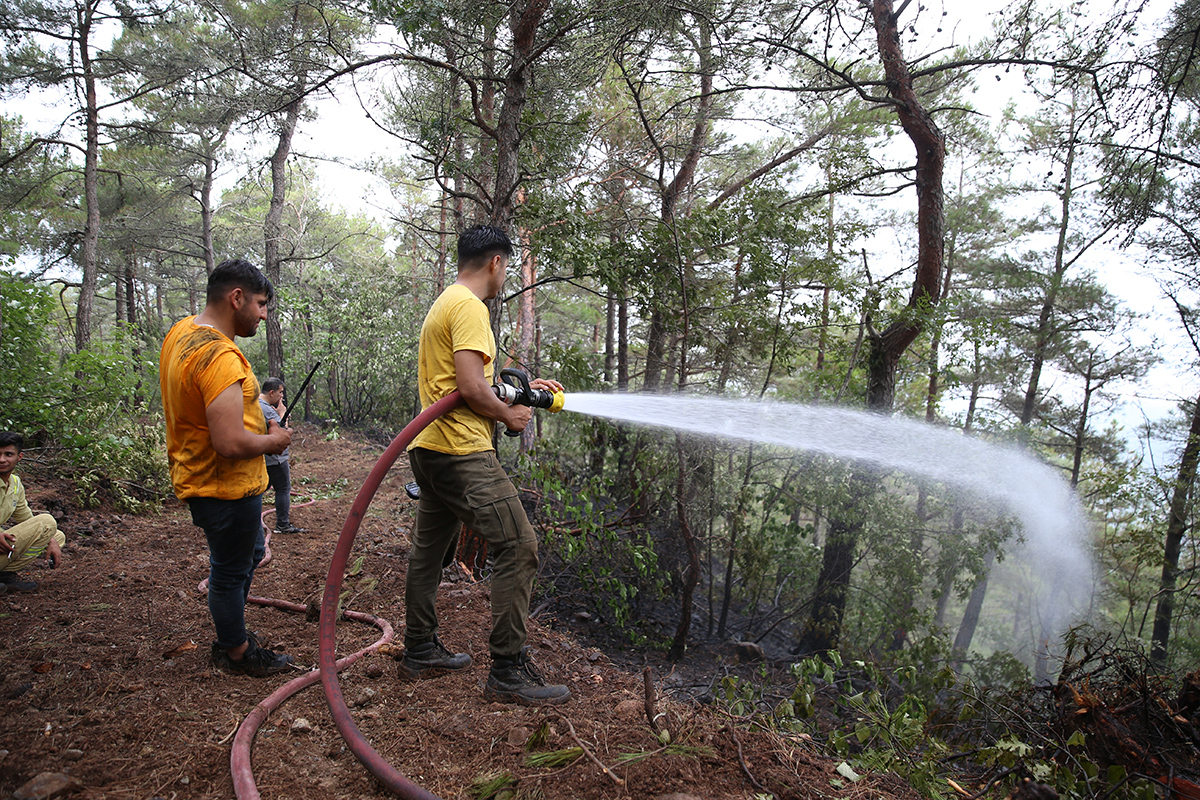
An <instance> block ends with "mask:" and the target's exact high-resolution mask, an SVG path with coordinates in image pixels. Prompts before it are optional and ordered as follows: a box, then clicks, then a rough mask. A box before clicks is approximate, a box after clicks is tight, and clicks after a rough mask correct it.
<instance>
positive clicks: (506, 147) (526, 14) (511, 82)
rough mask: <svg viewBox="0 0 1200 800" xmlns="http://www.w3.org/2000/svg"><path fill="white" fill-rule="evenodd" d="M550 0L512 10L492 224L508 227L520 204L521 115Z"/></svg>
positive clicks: (536, 0) (522, 4) (516, 5)
mask: <svg viewBox="0 0 1200 800" xmlns="http://www.w3.org/2000/svg"><path fill="white" fill-rule="evenodd" d="M549 8H550V0H524V2H517V3H513V4H512V6H511V8H510V11H509V27H510V30H511V32H512V44H513V59H512V63H511V64H510V66H509V70H508V74H507V75H505V76H504V107H503V108H501V110H500V117H499V119H498V120H497V121H496V137H495V141H496V189H495V192H494V194H493V196H492V224H493V225H498V226H500V227H502V228H506V227H508V226H509V225H510V224H511V223H512V220H513V216H514V214H515V210H516V206H517V189H518V186H519V184H520V171H519V166H520V152H521V127H520V123H521V114H522V112H523V111H524V109H525V102H526V100H527V98H528V93H529V88H528V83H529V70H530V66H531V65H532V63H533V58H534V50H535V43H536V39H537V32H538V28H539V26H540V25H541V24H542V18H543V17H544V16H545V14H546V11H547V10H549Z"/></svg>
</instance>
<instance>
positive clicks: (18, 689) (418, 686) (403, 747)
mask: <svg viewBox="0 0 1200 800" xmlns="http://www.w3.org/2000/svg"><path fill="white" fill-rule="evenodd" d="M291 452H292V456H291V457H292V476H293V477H292V481H293V487H294V489H295V490H296V491H299V492H305V493H307V496H297V497H296V498H295V499H294V500H293V503H294V504H296V505H294V508H293V512H292V521H293V522H294V523H295V524H297V525H299V526H302V527H304V528H306V529H307V531H306V532H305V533H301V534H292V535H286V536H285V535H280V534H276V535H274V536H273V537H272V539H271V541H270V548H271V559H270V561H269V563H266V564H264V565H263V566H262V567H261V568H260V569H259V571H258V573H257V575H256V577H255V582H254V587H253V595H255V596H259V597H266V598H274V599H279V600H285V601H289V602H290V603H295V604H308V605H311V606H312V607H313V610H314V612H315V611H316V610H317V608H316V607H318V606H319V604H320V600H321V596H322V594H323V591H324V584H325V577H326V572H327V570H328V565H329V560H330V557H331V555H332V553H333V548H334V545H335V543H336V541H337V538H338V535H339V534H340V532H341V530H342V526H343V524H344V523H345V521H346V518H347V515H348V513H349V509H350V506H351V504H352V502H353V501H354V498H355V495H356V493H357V492H358V490H359V488H360V487H361V485H362V483H363V480H364V479H365V478H366V476H367V474H368V472H369V471H370V470H371V468H372V467H373V466H374V465H375V463H376V461H377V460H378V458H379V455H380V453H381V452H382V448H381V447H379V446H378V445H375V444H371V443H369V442H367V441H365V440H363V439H360V438H356V437H353V436H348V437H345V438H341V439H336V440H333V441H328V440H326V439H325V438H324V436H323V435H322V433H321V432H320V431H318V430H317V429H315V428H311V427H301V428H299V429H298V431H297V436H296V438H295V439H294V441H293V446H292V451H291ZM26 462H27V463H26V464H23V465H22V468H21V472H22V474H23V476H24V480H25V483H26V487H27V492H28V494H29V498H30V503H31V505H32V506H34V508H35V509H39V508H40V509H50V510H52V511H53V512H54V513H55V514H56V515H57V516H60V517H61V520H60V527H61V529H62V530H63V531H64V532H65V533H66V535H67V540H68V546H67V549H66V558H65V563H64V565H63V566H62V567H61V568H60V569H57V570H49V569H45V568H44V567H42V566H40V565H39V566H37V567H35V568H32V569H30V570H28V571H27V572H26V573H25V576H26V577H28V578H31V579H33V580H36V581H38V582H39V584H40V586H39V589H38V590H37V591H36V592H33V593H21V594H11V593H10V594H7V595H3V596H0V620H2V622H0V630H3V636H2V637H0V714H2V717H0V720H2V724H0V797H9V796H10V795H12V794H13V793H17V792H18V790H19V789H20V787H22V786H24V785H25V784H26V783H27V782H28V781H30V780H31V779H34V778H35V777H36V776H39V775H40V774H42V773H61V774H62V775H65V776H67V777H66V780H67V781H69V784H68V788H67V789H66V793H65V794H64V795H62V796H68V797H73V798H95V799H99V798H113V799H114V800H115V799H116V798H138V799H139V800H146V799H147V798H164V799H166V800H175V799H176V798H180V799H182V798H197V799H199V798H204V799H206V800H207V799H208V798H229V797H233V796H234V795H235V790H234V783H233V780H232V777H231V768H230V753H231V743H232V741H233V739H234V734H235V732H236V731H237V729H238V727H239V725H241V724H242V722H243V720H245V719H246V717H247V715H248V714H250V713H251V712H252V711H253V710H254V709H255V707H256V706H258V705H259V704H260V703H261V702H262V701H263V700H264V699H265V698H266V697H267V696H268V695H269V694H271V693H272V692H273V691H275V690H276V689H278V688H279V687H280V686H282V685H284V684H285V683H287V682H288V681H289V680H291V679H293V678H295V677H297V676H299V675H302V674H303V673H304V671H307V670H310V669H313V668H315V667H316V665H317V662H318V634H317V628H318V623H317V621H316V613H310V614H307V615H306V614H304V613H295V612H288V611H283V610H280V609H278V608H275V607H269V606H262V605H250V606H249V607H248V608H247V624H248V626H249V627H250V628H252V629H254V630H255V631H258V632H259V633H260V635H261V637H262V638H264V639H265V640H267V643H268V644H269V646H271V647H273V648H275V649H279V650H282V651H285V652H287V653H290V654H292V655H293V656H295V658H296V663H297V671H296V673H295V674H292V675H289V674H283V675H278V676H275V677H272V678H268V679H256V678H249V677H243V676H233V675H229V674H226V673H223V672H221V671H219V670H217V669H215V668H214V667H213V666H212V665H211V663H210V657H209V652H210V650H209V648H210V642H211V640H212V635H213V634H212V626H211V622H210V620H209V616H208V607H207V604H206V600H205V596H204V594H203V593H202V592H201V591H199V590H198V585H199V584H200V582H201V581H202V580H203V579H204V578H205V577H206V576H207V572H208V564H207V551H206V548H205V545H204V538H203V534H202V533H201V532H200V531H199V529H197V528H195V527H193V526H192V524H191V520H190V516H189V514H188V512H187V509H186V507H185V506H184V505H183V504H182V503H179V502H178V501H175V500H174V499H172V500H171V501H169V502H168V503H167V504H166V505H165V507H164V508H163V510H162V511H161V513H158V514H155V515H152V516H137V515H129V514H120V513H114V512H113V511H111V510H103V509H98V510H83V509H80V508H79V507H78V505H77V503H76V500H75V492H74V488H73V486H72V485H71V484H70V483H69V482H68V481H65V480H58V479H56V478H55V476H54V475H53V474H51V473H50V472H49V471H48V470H46V469H45V468H44V467H43V468H39V467H38V466H37V464H36V463H34V459H30V458H27V459H26ZM408 480H411V477H410V475H409V472H408V468H407V462H406V460H405V459H404V458H401V459H400V461H399V462H397V464H396V465H395V467H394V468H393V469H392V471H391V472H390V473H389V475H388V477H387V478H386V480H385V481H384V484H383V485H382V486H381V487H380V489H379V491H378V492H377V494H376V496H375V498H374V501H373V502H372V504H371V507H370V510H369V511H368V513H367V515H366V518H365V520H364V522H363V524H362V527H361V529H360V531H359V533H358V535H357V537H356V540H355V544H354V550H353V553H352V554H351V557H350V559H349V561H348V564H349V565H350V566H349V568H348V570H347V576H346V580H345V583H344V590H346V591H345V593H344V595H343V596H344V598H345V599H344V601H343V608H345V609H350V610H354V611H361V612H365V613H368V614H374V615H377V616H379V617H382V618H384V619H386V620H387V621H389V622H390V623H391V625H392V626H393V627H394V628H395V635H396V641H397V645H398V644H399V643H400V642H402V639H403V601H402V595H403V586H404V578H405V569H406V565H407V553H408V547H409V538H408V532H409V530H410V526H411V524H412V517H413V512H414V509H415V503H414V502H413V501H412V500H410V499H409V498H408V497H407V496H406V494H405V492H404V488H403V487H404V483H405V482H406V481H408ZM270 498H271V494H270V493H268V494H267V496H266V498H264V499H266V500H269V499H270ZM309 500H315V501H314V502H311V503H310V504H307V505H299V504H302V503H306V502H308V501H309ZM267 520H268V521H269V522H270V521H273V518H272V517H270V516H268V517H267ZM444 581H445V583H444V584H443V586H442V590H441V592H440V595H439V613H440V616H441V629H442V638H443V641H444V642H445V643H446V644H447V645H448V646H450V647H451V648H453V649H456V650H460V651H466V652H468V653H470V654H471V656H472V658H473V659H474V661H475V663H474V665H473V666H472V667H471V668H470V669H468V670H465V671H464V672H463V673H462V674H456V675H448V676H444V677H441V678H436V679H432V680H428V681H422V682H419V683H402V682H399V681H397V680H396V676H395V662H394V660H393V659H392V657H391V656H389V655H387V654H384V653H370V654H368V655H365V656H364V657H363V658H361V659H360V660H358V661H356V662H355V663H353V664H352V665H350V666H349V667H348V669H346V670H345V671H344V672H343V673H342V674H341V678H340V685H341V688H342V691H343V693H344V696H345V698H346V701H347V703H348V704H349V706H350V709H351V714H352V717H353V719H354V721H355V723H356V724H357V726H358V727H359V729H360V730H361V731H362V733H363V734H364V735H365V736H366V738H367V740H368V741H369V742H370V743H371V744H372V746H373V747H374V748H375V749H376V750H377V751H378V752H379V754H380V755H381V756H382V758H383V759H385V760H386V761H387V762H389V763H390V764H391V765H392V766H393V767H395V769H397V770H398V771H399V772H400V773H402V774H403V775H405V776H407V778H409V779H410V780H411V781H413V782H414V783H416V784H418V785H419V786H422V787H424V788H425V789H427V790H428V791H430V792H432V793H433V794H435V795H437V796H438V797H442V798H468V797H476V796H478V793H475V792H473V791H472V788H471V787H472V785H473V783H474V782H476V781H477V780H479V779H481V778H483V777H486V776H494V775H497V774H502V773H507V774H508V775H510V776H511V778H512V780H513V781H514V782H515V783H514V784H512V785H514V786H515V787H516V793H517V794H516V796H517V797H519V798H544V800H558V799H559V798H562V799H563V800H566V799H567V798H570V799H571V800H587V799H588V798H618V797H631V798H663V797H670V798H680V799H682V798H687V797H692V798H703V799H704V800H718V799H719V798H747V799H750V798H758V797H771V796H772V795H773V796H775V797H778V798H846V799H847V800H860V799H861V800H866V798H870V799H871V800H915V798H916V797H917V794H916V793H915V792H914V790H913V789H912V788H911V787H910V786H908V785H906V784H905V783H904V782H903V781H901V780H900V779H898V778H897V777H896V776H894V775H888V774H881V775H866V776H863V778H862V779H861V780H859V781H857V782H853V783H851V782H850V781H847V780H845V779H844V778H842V776H841V775H839V773H838V772H837V771H836V767H837V762H836V761H834V760H831V759H829V758H828V757H827V756H825V755H823V754H822V752H821V751H820V748H819V747H817V745H816V744H814V743H813V742H812V741H811V740H810V739H807V738H806V737H804V736H782V735H779V734H776V733H772V732H768V731H762V730H748V729H746V727H745V726H741V725H738V724H736V722H737V721H735V720H733V719H732V718H730V717H729V716H727V715H725V714H723V713H722V712H721V711H720V710H719V709H718V708H717V707H715V706H712V705H703V704H700V703H697V702H695V701H694V700H693V699H692V695H693V694H694V693H695V692H694V691H693V690H694V687H696V686H703V685H705V683H706V682H708V683H711V682H712V681H713V680H714V679H715V678H716V677H718V676H719V674H721V673H720V671H719V670H720V668H721V665H720V664H718V663H717V662H716V661H715V660H713V659H712V658H711V657H708V656H706V655H705V654H702V653H697V654H695V655H690V656H689V657H688V658H687V659H685V662H684V664H683V665H682V666H681V668H680V669H676V670H675V671H672V669H671V667H670V666H669V665H666V664H665V663H664V662H663V661H662V659H661V656H660V655H657V654H641V655H639V656H638V659H639V660H638V661H637V663H629V660H628V657H627V656H625V657H624V658H625V661H626V663H625V665H624V666H622V665H619V664H617V663H615V662H614V660H612V659H610V655H609V654H606V653H605V652H602V651H601V650H600V649H598V648H597V647H594V646H592V645H590V644H588V643H587V642H585V641H583V640H581V639H580V638H578V637H577V636H576V635H574V634H572V633H571V632H569V631H568V630H567V629H566V626H564V625H559V624H556V621H555V619H554V616H553V615H554V609H553V608H550V609H548V610H547V611H545V612H543V613H542V614H541V615H539V616H538V617H537V618H536V619H535V620H533V622H532V624H531V631H530V644H532V645H533V647H534V648H535V653H534V657H535V660H536V662H537V664H538V665H539V667H540V668H541V669H542V671H543V673H544V674H545V675H546V677H547V679H548V681H549V682H552V683H564V684H566V685H567V686H568V687H569V688H570V689H571V692H572V695H573V699H572V701H571V702H570V703H568V704H566V705H563V706H558V707H555V708H550V709H536V708H524V707H520V706H512V705H504V704H500V703H492V702H487V701H485V700H484V699H483V696H482V685H483V681H484V680H485V679H486V677H487V670H488V657H487V635H488V630H489V627H490V623H489V619H490V617H489V612H488V597H489V595H488V592H489V586H488V583H487V582H486V581H483V582H476V581H474V580H472V579H471V578H470V577H469V576H468V574H467V573H466V571H465V570H464V569H463V568H461V567H458V566H455V567H451V568H450V569H448V570H447V571H446V573H445V574H444ZM337 635H338V645H337V647H338V655H339V657H341V656H344V655H347V654H350V653H353V652H356V651H358V650H361V649H363V648H366V647H368V646H371V645H372V644H374V643H377V642H378V641H379V639H380V631H379V629H378V628H376V627H374V626H372V625H368V624H363V623H360V622H353V621H349V620H342V621H340V622H339V623H338V625H337ZM384 649H386V648H384ZM397 649H398V647H397ZM709 655H711V654H709ZM613 657H614V658H616V657H617V656H616V654H613ZM646 666H648V667H650V668H651V669H652V673H651V674H652V676H653V677H654V679H655V680H654V685H655V687H656V694H657V695H658V696H657V699H656V705H655V710H656V712H657V714H658V718H659V721H660V722H661V723H662V724H664V725H665V726H666V727H667V728H668V729H669V730H670V732H671V734H672V737H671V741H670V744H669V746H664V745H663V744H662V742H661V740H660V739H659V738H658V737H657V736H656V734H655V732H654V731H653V730H652V728H651V726H650V723H649V721H648V718H647V714H646V709H645V706H646V703H645V694H644V688H643V672H642V669H643V668H644V667H646ZM541 735H545V740H544V741H543V742H542V743H540V744H536V745H532V750H533V751H534V752H545V751H553V750H562V749H566V748H571V747H576V746H577V745H578V744H582V745H583V746H584V747H585V748H586V750H587V754H585V755H584V756H582V757H580V758H578V759H576V760H575V761H573V762H571V763H569V764H567V765H565V766H553V767H544V766H529V765H527V762H526V758H527V755H528V752H527V748H530V747H531V741H530V740H531V738H532V739H534V740H535V741H536V740H537V739H538V738H540V736H541ZM592 757H594V759H595V760H592ZM252 764H253V780H254V782H255V784H256V785H257V790H258V792H259V793H261V795H262V797H264V798H289V799H290V800H307V798H313V799H314V800H315V799H317V798H373V797H386V796H391V794H390V793H389V792H388V791H387V790H386V789H384V788H383V786H382V785H381V784H380V783H379V782H378V781H376V780H375V779H374V778H373V777H372V776H371V775H370V773H368V771H367V770H366V768H364V767H363V766H362V765H361V764H360V763H359V761H358V760H357V759H356V758H355V756H354V755H353V754H352V753H351V752H350V750H348V749H347V746H346V744H345V742H344V741H343V739H342V738H341V736H340V735H339V733H338V731H337V729H336V727H335V725H334V723H333V720H332V717H331V716H330V713H329V710H328V707H327V705H326V701H325V697H324V694H323V693H322V691H321V688H320V685H319V684H316V685H313V686H311V687H309V688H306V689H304V690H302V691H300V692H299V693H297V694H296V695H294V696H293V697H291V698H290V699H288V700H286V701H285V702H284V703H283V704H282V705H281V706H280V707H279V708H278V709H276V710H275V711H274V712H273V713H271V714H270V716H269V717H268V718H267V719H266V721H265V722H264V723H263V724H262V726H261V728H260V729H259V732H258V734H257V737H256V738H255V739H254V742H253V750H252ZM600 764H603V765H604V767H603V768H602V767H601V766H600ZM606 770H607V771H606ZM501 796H504V795H501ZM510 796H511V795H510Z"/></svg>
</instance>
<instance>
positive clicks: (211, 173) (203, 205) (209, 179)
mask: <svg viewBox="0 0 1200 800" xmlns="http://www.w3.org/2000/svg"><path fill="white" fill-rule="evenodd" d="M221 138H222V139H224V138H225V137H224V134H222V136H221ZM216 176H217V158H216V155H215V145H214V143H212V142H208V141H206V142H204V182H203V183H201V184H200V237H201V241H200V247H201V248H202V249H203V250H204V272H205V274H206V275H212V271H213V270H214V269H216V268H217V254H216V251H215V250H214V249H213V202H212V193H213V184H214V183H215V182H216Z"/></svg>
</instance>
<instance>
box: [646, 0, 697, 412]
mask: <svg viewBox="0 0 1200 800" xmlns="http://www.w3.org/2000/svg"><path fill="white" fill-rule="evenodd" d="M696 22H697V27H698V28H699V36H700V41H699V42H698V45H697V56H698V59H699V65H700V87H699V90H700V92H699V97H698V100H697V102H696V115H695V121H694V122H693V125H692V136H691V140H690V141H689V143H688V149H687V152H686V153H685V154H684V157H683V160H682V161H680V163H679V169H678V170H676V172H675V177H674V178H673V179H672V180H671V182H670V183H668V184H666V186H664V187H663V190H662V201H661V211H660V214H661V219H662V224H663V226H664V227H666V228H667V230H669V231H673V230H675V218H676V214H677V213H678V211H679V200H680V197H681V196H682V195H683V193H684V192H685V191H686V190H687V189H688V187H689V186H690V185H691V182H692V179H693V178H694V177H695V175H696V168H697V167H698V166H699V164H700V157H701V156H702V155H703V154H704V149H705V147H707V145H708V140H709V134H710V132H711V129H712V125H711V122H710V116H711V114H712V104H713V70H712V52H711V49H712V30H711V29H710V28H709V26H708V22H707V20H704V19H701V18H697V20H696ZM664 259H665V254H664ZM672 260H675V259H672ZM679 267H680V275H679V278H680V281H682V280H683V279H684V275H683V265H682V264H680V265H679ZM659 268H660V269H664V270H665V269H667V267H666V266H665V264H664V265H662V266H660V267H659ZM680 290H681V291H683V287H682V286H681V287H680ZM673 305H674V302H673V301H672V300H670V299H668V298H659V299H658V302H656V303H655V304H654V310H653V311H652V312H651V314H650V329H649V332H648V333H647V335H646V377H645V381H644V383H643V385H644V387H645V389H646V391H648V392H655V391H658V389H659V388H660V386H661V384H662V383H663V381H662V373H663V370H664V369H665V368H666V348H667V341H668V340H669V337H668V336H667V317H666V314H665V312H664V309H666V308H669V307H673ZM684 346H685V347H686V343H685V344H684ZM666 383H667V384H668V385H669V384H670V382H669V381H667V382H666Z"/></svg>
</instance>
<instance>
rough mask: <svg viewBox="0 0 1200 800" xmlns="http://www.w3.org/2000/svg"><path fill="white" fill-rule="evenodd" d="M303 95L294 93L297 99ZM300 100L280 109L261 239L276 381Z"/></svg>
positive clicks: (280, 366)
mask: <svg viewBox="0 0 1200 800" xmlns="http://www.w3.org/2000/svg"><path fill="white" fill-rule="evenodd" d="M302 94H303V92H302V91H301V92H297V96H298V97H299V96H300V95H302ZM303 102H304V101H303V100H300V99H297V100H293V101H292V102H291V103H290V104H289V105H288V106H287V108H285V109H284V113H283V117H282V118H281V119H280V121H279V138H278V139H277V141H276V143H275V152H274V153H272V154H271V205H270V207H269V208H268V209H267V216H266V219H264V220H263V238H264V239H265V241H266V254H265V255H266V264H265V265H264V270H263V271H264V272H265V273H266V275H267V279H268V280H270V281H271V283H272V284H274V285H275V299H274V300H273V301H272V302H271V314H270V315H268V316H267V322H266V329H267V372H268V373H270V375H271V376H273V377H276V378H282V379H284V381H285V382H286V380H287V379H286V376H285V375H284V359H283V328H282V326H281V325H280V322H279V314H278V309H279V287H280V284H281V280H282V277H283V255H282V245H283V209H284V206H285V204H286V203H287V160H288V155H289V154H290V153H291V152H292V137H293V136H294V135H295V133H296V124H297V123H298V122H299V120H300V107H301V105H302V104H303Z"/></svg>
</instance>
